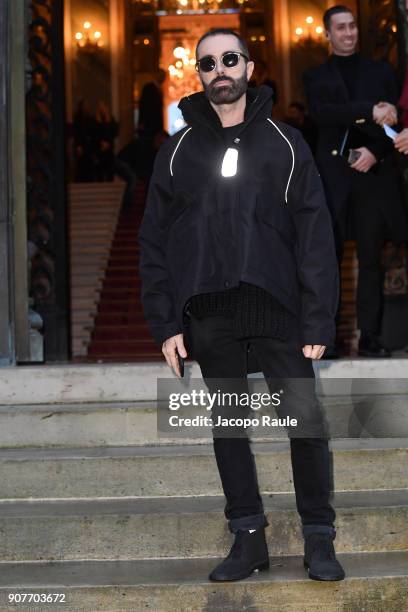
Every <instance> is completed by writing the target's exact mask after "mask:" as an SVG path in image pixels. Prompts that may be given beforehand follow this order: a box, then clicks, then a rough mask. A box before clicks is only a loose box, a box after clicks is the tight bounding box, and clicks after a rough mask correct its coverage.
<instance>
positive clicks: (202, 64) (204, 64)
mask: <svg viewBox="0 0 408 612" xmlns="http://www.w3.org/2000/svg"><path fill="white" fill-rule="evenodd" d="M240 57H243V58H244V59H245V60H246V61H247V62H249V57H247V56H246V55H244V54H243V53H239V52H238V51H227V52H226V53H223V55H221V61H222V63H223V64H224V66H225V67H226V68H233V67H234V66H236V65H237V64H238V62H239V58H240ZM216 66H217V60H216V59H215V57H213V56H212V55H205V56H204V57H202V58H201V59H199V60H197V61H196V66H195V67H196V70H197V71H198V70H201V71H202V72H212V71H213V70H215V68H216Z"/></svg>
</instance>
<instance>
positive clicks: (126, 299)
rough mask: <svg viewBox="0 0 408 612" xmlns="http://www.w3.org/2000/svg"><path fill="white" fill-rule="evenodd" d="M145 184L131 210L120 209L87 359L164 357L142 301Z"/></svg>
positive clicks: (157, 358)
mask: <svg viewBox="0 0 408 612" xmlns="http://www.w3.org/2000/svg"><path fill="white" fill-rule="evenodd" d="M145 198H146V186H145V185H144V184H143V183H139V185H138V189H137V191H136V194H135V198H134V201H133V202H132V206H131V207H130V209H129V210H126V211H121V213H120V216H119V220H118V224H117V227H116V232H115V236H114V239H113V242H112V246H111V250H110V257H109V260H108V263H107V268H106V274H105V277H104V280H103V285H102V289H101V293H100V300H99V304H98V312H97V315H96V318H95V323H94V328H93V331H92V338H91V342H90V346H89V350H88V361H98V362H104V361H107V362H115V361H119V362H138V361H157V360H162V359H163V355H162V353H161V351H159V350H158V348H157V346H156V344H155V342H154V340H153V338H152V337H151V335H150V332H149V329H148V327H147V323H146V320H145V318H144V315H143V310H142V304H141V300H140V278H139V273H138V269H139V245H138V242H137V235H138V231H139V227H140V223H141V220H142V216H143V210H144V202H145Z"/></svg>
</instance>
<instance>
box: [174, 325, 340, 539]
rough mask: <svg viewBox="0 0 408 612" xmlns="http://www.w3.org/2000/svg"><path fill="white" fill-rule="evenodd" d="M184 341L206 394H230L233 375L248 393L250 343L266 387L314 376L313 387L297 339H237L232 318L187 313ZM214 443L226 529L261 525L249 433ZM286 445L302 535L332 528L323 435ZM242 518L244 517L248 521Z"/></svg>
mask: <svg viewBox="0 0 408 612" xmlns="http://www.w3.org/2000/svg"><path fill="white" fill-rule="evenodd" d="M292 332H293V328H292ZM295 335H296V334H295ZM185 341H186V345H187V350H188V351H189V354H190V356H191V357H192V358H193V359H195V360H196V361H197V362H198V364H199V366H200V368H201V372H202V376H203V379H204V381H205V383H206V385H207V386H208V388H209V390H210V392H213V393H215V392H216V391H217V390H218V389H219V390H220V391H221V392H228V391H229V392H231V391H232V389H231V388H230V387H228V383H229V381H231V379H236V380H237V384H236V385H234V389H233V390H234V391H237V389H239V392H240V393H244V392H246V393H249V391H248V380H247V347H248V345H250V350H251V351H254V353H255V357H256V360H257V362H258V363H259V365H260V367H261V369H262V371H263V373H264V375H265V378H266V381H267V383H268V385H269V384H270V381H271V380H273V379H275V380H276V379H288V378H296V379H313V389H314V371H313V366H312V361H311V360H310V359H307V358H305V357H304V356H303V353H302V350H301V346H300V342H299V341H298V340H296V338H292V339H291V340H290V341H288V342H282V341H280V340H277V339H273V338H266V337H256V338H245V339H243V338H242V339H241V338H237V337H235V336H234V332H233V327H232V318H230V317H228V316H222V315H217V316H208V317H204V318H202V319H198V318H196V317H194V316H192V315H190V323H189V325H188V331H187V334H186V336H185ZM223 379H225V381H226V382H225V385H224V388H220V383H221V384H222V380H223ZM310 382H312V381H310ZM215 387H217V388H215ZM269 390H270V393H271V394H272V393H275V392H276V391H277V389H276V388H275V389H272V388H271V387H269ZM313 393H314V391H313ZM212 416H213V419H214V415H212ZM234 416H236V415H234ZM252 416H254V415H252ZM279 416H280V415H279ZM320 430H321V428H320ZM213 443H214V452H215V457H216V461H217V465H218V469H219V473H220V477H221V482H222V486H223V490H224V494H225V497H226V506H225V516H226V518H227V519H228V520H229V522H230V525H229V527H230V530H231V531H234V529H233V527H234V526H235V527H236V528H237V527H238V526H241V525H243V524H245V528H252V527H254V528H256V527H257V526H260V525H265V524H266V523H264V522H263V520H265V518H264V510H263V504H262V499H261V496H260V493H259V488H258V482H257V476H256V467H255V461H254V457H253V455H252V452H251V448H250V441H249V439H248V437H216V436H214V439H213ZM290 449H291V459H292V470H293V481H294V487H295V494H296V504H297V509H298V512H299V514H300V517H301V520H302V525H303V530H304V533H305V526H311V527H310V529H312V530H313V527H312V526H322V527H321V528H322V529H323V530H324V529H327V530H328V531H330V530H332V529H333V528H334V527H333V523H334V519H335V512H334V510H333V508H332V507H331V505H330V502H329V499H330V495H331V488H332V487H331V484H332V473H331V454H330V452H329V447H328V441H327V438H323V437H319V438H303V437H291V439H290ZM245 517H248V521H247V522H245V521H246V518H245ZM307 529H308V528H307V527H306V530H307Z"/></svg>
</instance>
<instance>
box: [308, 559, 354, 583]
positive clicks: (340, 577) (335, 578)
mask: <svg viewBox="0 0 408 612" xmlns="http://www.w3.org/2000/svg"><path fill="white" fill-rule="evenodd" d="M303 566H304V568H305V570H306V571H307V574H308V576H309V578H311V579H312V580H320V581H323V582H338V581H339V580H344V578H345V577H346V575H345V574H344V572H343V574H335V575H334V576H330V577H327V576H318V575H316V574H311V573H310V569H309V566H308V564H307V563H306V561H304V562H303Z"/></svg>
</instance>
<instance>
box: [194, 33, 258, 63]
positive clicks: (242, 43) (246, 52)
mask: <svg viewBox="0 0 408 612" xmlns="http://www.w3.org/2000/svg"><path fill="white" fill-rule="evenodd" d="M220 35H222V36H225V35H226V36H235V38H236V39H237V41H238V44H239V48H240V49H241V53H243V54H244V55H246V56H247V57H248V58H249V50H248V45H247V44H246V42H245V40H244V39H243V38H242V37H241V36H240V35H239V34H238V33H237V32H235V31H234V30H230V29H229V28H214V29H213V30H208V32H206V33H205V34H203V35H202V36H201V38H200V40H199V41H198V43H197V46H196V57H197V51H198V47H199V46H200V44H201V43H202V42H203V40H205V39H206V38H210V36H220Z"/></svg>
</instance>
